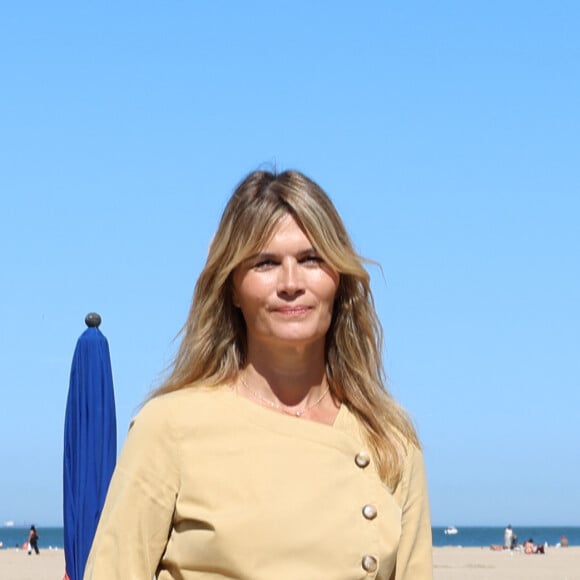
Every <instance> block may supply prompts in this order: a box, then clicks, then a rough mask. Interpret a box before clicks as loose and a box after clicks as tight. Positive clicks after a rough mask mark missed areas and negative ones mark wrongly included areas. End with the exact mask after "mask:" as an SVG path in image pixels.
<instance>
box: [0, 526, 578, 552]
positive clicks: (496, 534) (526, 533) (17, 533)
mask: <svg viewBox="0 0 580 580" xmlns="http://www.w3.org/2000/svg"><path fill="white" fill-rule="evenodd" d="M512 528H513V530H514V532H515V533H516V534H517V536H518V541H519V543H520V544H521V543H522V542H524V541H525V540H527V539H530V538H531V539H533V541H534V542H535V543H536V544H545V543H547V544H548V546H552V547H554V546H556V545H557V544H558V542H559V541H560V538H561V536H562V535H564V536H566V538H567V539H568V542H569V544H570V546H580V526H517V525H512ZM36 529H37V531H38V534H39V536H40V537H39V541H38V547H39V548H40V549H41V550H43V549H44V550H47V549H48V550H51V549H52V550H54V549H63V548H64V529H63V528H62V526H61V527H58V526H53V527H51V526H46V527H45V526H36ZM446 529H447V528H446V527H445V526H433V527H432V531H433V546H435V547H444V546H462V547H466V548H467V547H489V546H491V545H492V544H503V532H504V529H505V527H504V526H456V529H457V533H456V534H446V533H445V530H446ZM28 530H29V526H28V527H26V526H11V527H0V542H1V543H2V548H3V549H8V548H21V547H22V545H23V544H24V543H25V542H26V541H27V539H28Z"/></svg>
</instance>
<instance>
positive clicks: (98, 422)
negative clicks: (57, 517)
mask: <svg viewBox="0 0 580 580" xmlns="http://www.w3.org/2000/svg"><path fill="white" fill-rule="evenodd" d="M116 457H117V424H116V414H115V396H114V391H113V374H112V370H111V358H110V354H109V345H108V343H107V339H106V338H105V336H104V335H103V334H102V333H101V331H100V330H99V329H98V328H96V327H89V328H87V330H85V331H84V332H83V334H82V335H81V336H80V338H79V339H78V342H77V345H76V348H75V352H74V356H73V361H72V365H71V373H70V384H69V392H68V399H67V405H66V414H65V432H64V462H63V471H64V473H63V515H64V549H65V561H66V573H67V575H68V577H69V578H70V580H82V577H83V573H84V569H85V564H86V561H87V558H88V555H89V551H90V548H91V544H92V541H93V538H94V535H95V531H96V528H97V524H98V521H99V517H100V515H101V511H102V509H103V504H104V502H105V496H106V494H107V488H108V486H109V482H110V480H111V475H112V473H113V469H114V467H115V462H116Z"/></svg>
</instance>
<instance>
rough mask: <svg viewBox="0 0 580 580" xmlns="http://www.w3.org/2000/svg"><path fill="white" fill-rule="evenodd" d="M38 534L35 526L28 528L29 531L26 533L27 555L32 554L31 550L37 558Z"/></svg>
mask: <svg viewBox="0 0 580 580" xmlns="http://www.w3.org/2000/svg"><path fill="white" fill-rule="evenodd" d="M38 538H39V536H38V532H37V531H36V527H35V526H30V531H29V532H28V555H29V556H30V554H32V550H34V553H35V554H36V555H37V556H38V554H39V552H40V550H39V549H38Z"/></svg>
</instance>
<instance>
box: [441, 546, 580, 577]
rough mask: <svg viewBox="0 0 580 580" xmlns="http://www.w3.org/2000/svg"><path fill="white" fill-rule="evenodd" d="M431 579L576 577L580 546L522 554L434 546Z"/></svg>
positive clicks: (578, 570) (577, 574) (484, 549)
mask: <svg viewBox="0 0 580 580" xmlns="http://www.w3.org/2000/svg"><path fill="white" fill-rule="evenodd" d="M433 578H434V580H483V579H484V578H485V579H487V578H493V579H494V580H580V547H573V548H550V547H548V549H547V551H546V553H545V554H524V553H523V552H516V551H514V552H512V551H510V550H505V551H503V550H502V551H499V552H496V551H494V550H491V549H490V548H435V549H434V550H433Z"/></svg>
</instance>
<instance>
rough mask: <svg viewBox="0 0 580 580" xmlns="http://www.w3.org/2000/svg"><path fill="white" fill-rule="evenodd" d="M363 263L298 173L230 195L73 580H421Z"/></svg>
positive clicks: (416, 460) (418, 478)
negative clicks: (173, 350) (177, 340)
mask: <svg viewBox="0 0 580 580" xmlns="http://www.w3.org/2000/svg"><path fill="white" fill-rule="evenodd" d="M369 211H372V209H369ZM363 263H364V262H363V260H362V258H360V257H359V256H358V254H357V253H356V251H355V249H354V248H353V246H352V242H351V241H350V238H349V235H348V233H347V231H346V229H345V227H344V224H343V222H342V220H341V218H340V217H339V215H338V213H337V211H336V208H335V207H334V205H333V204H332V202H331V200H330V199H329V197H328V196H327V195H326V193H324V191H323V190H322V189H321V188H320V187H319V186H318V185H317V184H316V183H314V182H313V181H311V180H310V179H309V178H307V177H306V176H304V175H303V174H301V173H298V172H296V171H285V172H283V173H279V174H275V173H270V172H267V171H256V172H253V173H251V174H249V175H248V176H247V177H246V178H245V179H244V180H243V181H242V182H241V183H240V184H239V186H238V187H237V189H236V190H235V192H234V194H233V195H232V197H231V198H230V200H229V202H228V203H227V205H226V208H225V210H224V213H223V215H222V218H221V221H220V224H219V226H218V229H217V232H216V234H215V235H214V237H213V239H212V242H211V244H210V248H209V252H208V255H207V260H206V264H205V266H204V269H203V271H202V272H201V275H200V277H199V279H198V281H197V284H196V287H195V291H194V295H193V300H192V304H191V309H190V313H189V317H188V320H187V322H186V323H185V326H184V328H183V331H182V340H181V344H180V347H179V350H178V352H177V355H176V358H175V360H174V364H173V366H172V369H171V371H170V374H169V376H168V378H167V379H166V380H165V382H164V383H163V384H162V386H161V387H160V388H159V389H158V390H157V391H155V393H153V395H152V397H151V398H150V399H149V401H148V402H147V403H146V404H145V405H144V407H143V408H142V409H141V410H140V412H139V413H138V415H137V417H136V418H135V420H134V421H133V422H132V425H131V427H130V430H129V433H128V436H127V440H126V442H125V445H124V448H123V450H122V452H121V455H120V457H119V461H118V463H117V467H116V470H115V473H114V475H113V479H112V481H111V484H110V487H109V492H108V496H107V500H106V503H105V507H104V509H103V512H102V516H101V519H100V522H99V526H98V529H97V533H96V536H95V539H94V542H93V545H92V549H91V553H90V555H89V559H88V562H87V566H86V570H85V576H84V578H85V580H133V579H147V578H149V579H150V578H151V577H152V576H153V575H156V578H157V580H169V579H172V578H180V579H181V580H194V579H201V578H205V579H208V580H209V579H216V580H217V579H218V578H223V579H225V578H230V579H234V578H238V579H239V578H245V579H248V578H251V579H252V580H321V579H330V578H332V579H338V578H375V579H376V580H391V579H392V580H395V579H396V580H431V579H432V562H431V558H432V542H431V524H430V517H429V507H428V496H427V486H426V478H425V470H424V462H423V455H422V452H421V447H420V444H419V440H418V437H417V434H416V432H415V429H414V427H413V425H412V423H411V421H410V420H409V418H408V416H407V414H406V413H405V411H404V410H403V409H402V408H401V407H400V406H399V405H398V403H396V402H395V400H394V399H393V398H392V396H391V395H390V394H389V393H388V391H387V390H386V388H385V384H384V374H383V366H382V360H381V352H382V346H381V336H382V333H381V328H380V321H379V318H378V315H377V312H376V310H375V307H374V305H373V299H372V293H371V288H370V277H369V274H368V272H367V270H366V269H365V268H364V266H363ZM186 267H188V266H186Z"/></svg>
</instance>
